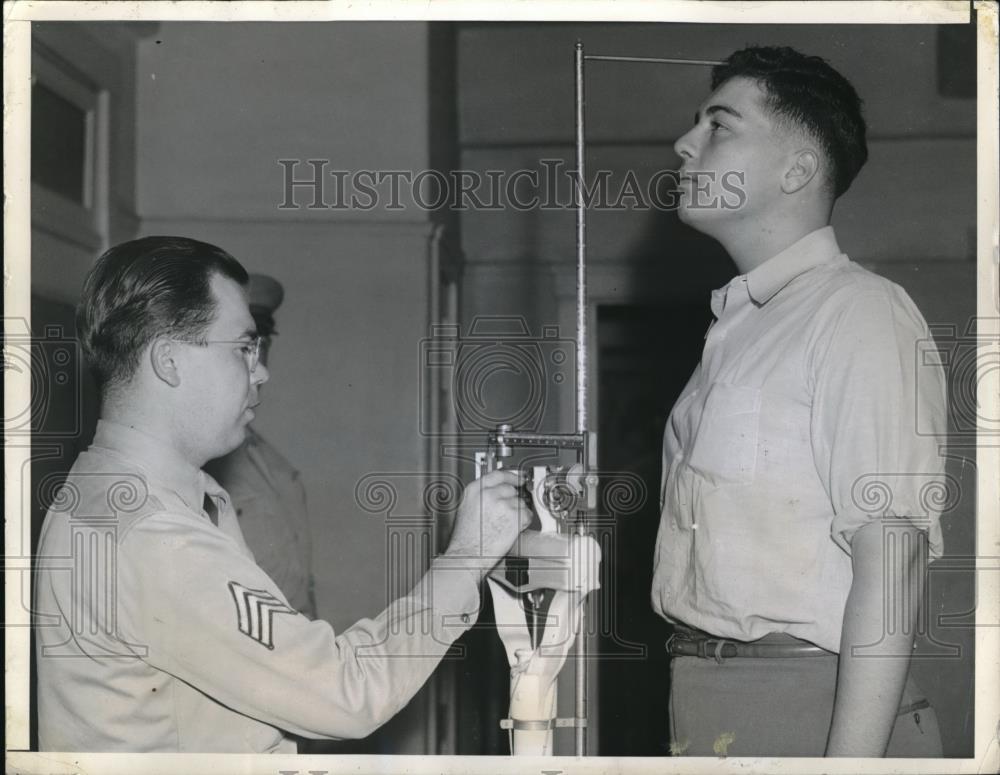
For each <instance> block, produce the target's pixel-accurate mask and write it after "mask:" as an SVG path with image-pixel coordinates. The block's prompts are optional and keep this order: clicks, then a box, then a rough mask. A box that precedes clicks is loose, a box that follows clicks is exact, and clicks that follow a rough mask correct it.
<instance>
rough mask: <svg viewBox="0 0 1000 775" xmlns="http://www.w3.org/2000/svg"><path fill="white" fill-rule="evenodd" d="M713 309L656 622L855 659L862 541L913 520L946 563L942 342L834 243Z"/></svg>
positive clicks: (803, 254) (802, 246)
mask: <svg viewBox="0 0 1000 775" xmlns="http://www.w3.org/2000/svg"><path fill="white" fill-rule="evenodd" d="M712 311H713V313H714V314H715V317H716V320H715V321H714V322H713V324H712V325H711V326H710V328H709V330H708V333H707V334H706V337H705V349H704V352H703V353H702V359H701V363H700V364H699V365H698V367H697V368H696V369H695V371H694V374H693V375H692V376H691V379H690V380H689V382H688V384H687V386H686V387H685V388H684V390H683V392H682V393H681V395H680V397H679V398H678V400H677V402H676V404H675V405H674V408H673V410H672V412H671V414H670V417H669V419H668V420H667V426H666V430H665V433H664V441H663V480H662V490H661V517H660V527H659V534H658V537H657V545H656V556H655V560H654V564H655V570H654V577H653V589H652V602H653V607H654V609H655V610H656V611H657V612H658V613H660V614H661V615H663V616H664V617H666V618H668V619H671V620H675V621H679V622H683V623H685V624H687V625H690V626H692V627H697V628H699V629H702V630H705V631H706V632H709V633H712V634H714V635H718V636H723V637H730V638H736V639H739V640H756V639H757V638H761V637H763V636H764V635H767V634H768V633H771V632H783V633H788V634H789V635H792V636H795V637H798V638H802V639H804V640H807V641H811V642H812V643H815V644H817V645H819V646H821V647H823V648H825V649H828V650H830V651H839V648H840V634H841V626H842V622H843V615H844V609H845V605H846V601H847V595H848V592H849V591H850V587H851V580H852V566H851V557H850V551H851V538H852V536H853V535H854V533H855V532H856V531H857V530H858V529H859V528H860V527H861V526H863V525H865V524H867V523H868V522H869V521H871V520H873V519H876V518H878V517H882V516H885V517H900V518H904V519H908V520H909V521H910V522H912V523H913V524H915V525H917V526H919V527H921V528H923V529H926V531H927V534H928V537H929V543H930V551H931V555H932V556H938V555H940V553H941V551H942V539H941V530H940V526H939V524H938V519H939V516H940V512H939V510H938V509H937V508H936V507H937V506H938V505H939V502H938V501H937V500H936V498H935V493H936V494H940V492H941V490H940V489H935V488H936V487H940V486H943V484H942V479H943V468H944V463H943V458H942V457H941V455H940V454H939V449H938V445H939V443H940V440H941V439H942V438H943V434H944V432H945V423H946V411H945V407H946V403H945V388H944V376H943V373H942V370H941V368H940V366H937V365H935V364H934V363H928V362H924V359H918V358H917V357H916V354H917V352H918V347H919V345H921V343H923V344H924V345H926V344H927V343H929V342H931V341H932V340H931V336H930V334H929V333H928V330H927V326H926V324H925V322H924V319H923V317H922V316H921V315H920V313H919V311H918V310H917V309H916V307H915V306H914V304H913V302H912V301H911V300H910V298H909V297H908V296H907V295H906V293H905V292H904V291H903V290H902V289H901V288H899V287H898V286H897V285H895V284H893V283H891V282H889V281H888V280H885V279H884V278H881V277H879V276H878V275H875V274H873V273H871V272H869V271H867V270H865V269H862V268H861V267H859V266H857V265H856V264H854V263H852V262H851V261H850V260H849V259H848V258H847V256H845V255H843V254H842V253H841V252H840V249H839V247H838V246H837V242H836V238H835V236H834V233H833V229H832V228H830V227H826V228H823V229H820V230H817V231H815V232H812V233H811V234H809V235H807V236H805V237H804V238H802V239H801V240H799V241H798V242H797V243H795V244H794V245H792V246H791V247H789V248H788V249H786V250H784V251H783V252H781V253H780V254H778V255H777V256H774V257H773V258H771V259H769V260H768V261H766V262H764V263H763V264H761V265H760V266H758V267H757V268H755V269H754V270H752V271H751V272H749V273H748V274H746V275H741V276H738V277H736V278H734V279H733V280H732V281H731V282H730V283H729V284H728V285H726V286H725V287H724V288H721V289H719V290H716V291H714V292H713V294H712ZM918 420H919V422H918ZM918 428H919V429H920V432H918Z"/></svg>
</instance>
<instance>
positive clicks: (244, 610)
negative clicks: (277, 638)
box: [229, 581, 295, 650]
mask: <svg viewBox="0 0 1000 775" xmlns="http://www.w3.org/2000/svg"><path fill="white" fill-rule="evenodd" d="M229 591H230V592H232V593H233V600H235V601H236V616H237V617H238V619H239V624H240V632H242V633H243V634H244V635H248V636H250V637H251V638H253V639H254V640H255V641H257V642H258V643H260V644H262V645H264V646H267V648H269V649H272V650H273V649H274V642H273V641H272V640H271V634H272V631H271V620H272V619H273V618H274V615H275V614H294V613H295V609H294V608H290V607H289V606H288V605H286V604H285V603H283V602H282V601H281V600H279V599H278V598H276V597H275V596H274V595H272V594H271V593H270V592H268V591H267V590H266V589H247V588H246V587H244V586H243V585H241V584H237V583H236V582H235V581H230V582H229Z"/></svg>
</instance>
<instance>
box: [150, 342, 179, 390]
mask: <svg viewBox="0 0 1000 775" xmlns="http://www.w3.org/2000/svg"><path fill="white" fill-rule="evenodd" d="M149 362H150V364H151V365H152V366H153V373H154V374H155V375H156V376H157V377H159V378H160V379H161V380H163V381H164V382H166V383H167V384H168V385H170V387H177V386H178V385H180V384H181V374H180V370H179V369H178V365H177V342H174V341H171V340H170V339H167V338H166V337H158V338H156V339H154V340H153V344H152V346H151V347H150V348H149Z"/></svg>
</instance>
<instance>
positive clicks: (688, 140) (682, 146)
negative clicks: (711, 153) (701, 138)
mask: <svg viewBox="0 0 1000 775" xmlns="http://www.w3.org/2000/svg"><path fill="white" fill-rule="evenodd" d="M695 129H697V127H692V128H691V129H689V130H688V131H687V132H685V133H684V134H682V135H681V136H680V137H678V138H677V140H676V142H674V153H676V154H677V155H678V156H680V157H681V159H682V160H683V161H687V160H688V159H693V158H694V153H695V145H694V139H695V137H694V135H695Z"/></svg>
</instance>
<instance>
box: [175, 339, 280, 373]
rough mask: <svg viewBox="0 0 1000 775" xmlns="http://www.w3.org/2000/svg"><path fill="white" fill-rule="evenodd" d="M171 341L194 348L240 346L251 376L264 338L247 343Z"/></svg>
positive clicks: (211, 340)
mask: <svg viewBox="0 0 1000 775" xmlns="http://www.w3.org/2000/svg"><path fill="white" fill-rule="evenodd" d="M173 341H175V342H183V343H184V344H193V345H195V346H196V347H208V345H210V344H238V345H240V352H242V353H243V357H244V358H246V362H247V368H248V369H249V370H250V373H251V374H253V373H254V371H256V370H257V364H258V363H260V349H261V346H262V344H263V342H264V337H262V336H255V337H253V338H252V339H250V340H249V341H248V340H246V339H206V340H204V341H201V342H192V341H191V340H190V339H175V340H173Z"/></svg>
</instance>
